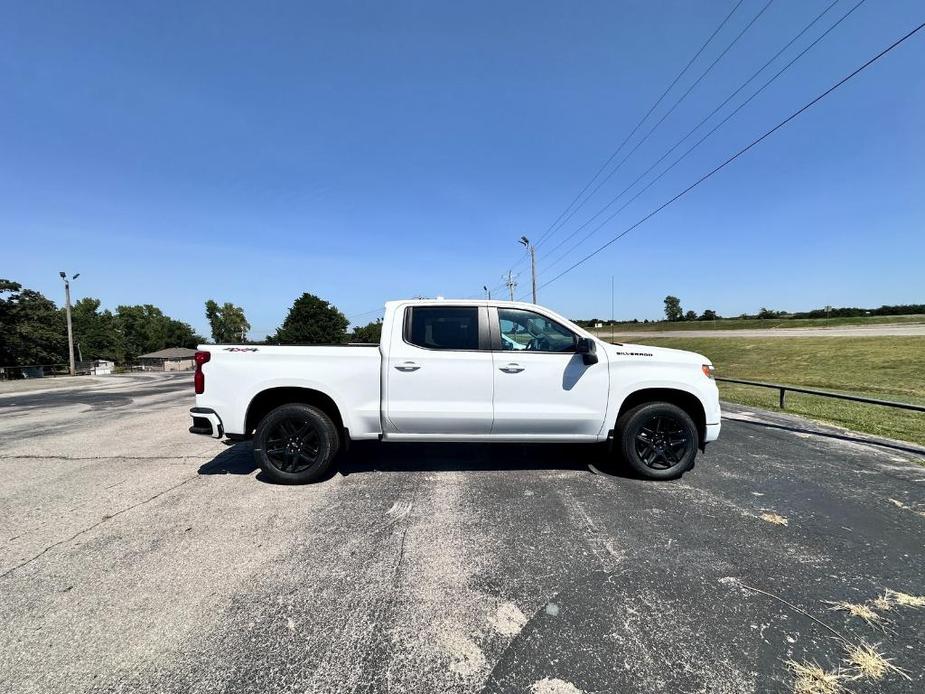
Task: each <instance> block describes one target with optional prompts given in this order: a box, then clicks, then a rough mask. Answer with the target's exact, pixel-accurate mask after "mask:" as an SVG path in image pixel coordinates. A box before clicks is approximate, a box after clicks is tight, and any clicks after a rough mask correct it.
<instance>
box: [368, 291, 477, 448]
mask: <svg viewBox="0 0 925 694" xmlns="http://www.w3.org/2000/svg"><path fill="white" fill-rule="evenodd" d="M487 316H488V313H487V309H485V308H484V307H477V306H452V305H448V306H413V307H409V308H407V309H405V315H404V321H403V335H402V339H397V338H396V339H393V340H392V342H391V345H390V348H389V355H388V357H387V364H386V378H387V379H388V384H387V387H388V392H387V395H386V418H387V422H386V427H387V428H386V431H388V432H392V433H397V434H443V435H449V436H453V435H461V436H468V435H473V434H483V435H484V434H488V433H490V432H491V422H492V388H493V383H492V354H491V351H490V349H489V343H488V324H487V320H488V318H487Z"/></svg>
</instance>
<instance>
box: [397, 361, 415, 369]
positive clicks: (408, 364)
mask: <svg viewBox="0 0 925 694" xmlns="http://www.w3.org/2000/svg"><path fill="white" fill-rule="evenodd" d="M395 368H396V369H398V370H399V371H417V370H418V369H420V368H421V365H420V364H415V363H414V362H413V361H406V362H404V363H402V364H396V365H395Z"/></svg>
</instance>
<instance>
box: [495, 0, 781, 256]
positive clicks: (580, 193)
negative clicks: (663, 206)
mask: <svg viewBox="0 0 925 694" xmlns="http://www.w3.org/2000/svg"><path fill="white" fill-rule="evenodd" d="M743 2H744V0H738V2H736V4H735V5H734V6H733V8H732V9H731V10H730V11H729V13H728V14H727V15H726V16H725V17H724V18H723V21H721V22H720V23H719V25H718V26H717V27H716V29H714V30H713V33H711V34H710V35H709V36H708V37H707V39H706V41H704V42H703V44H702V45H701V46H700V48H699V49H698V50H697V52H696V53H694V55H693V56H692V57H691V59H690V60H688V61H687V64H686V65H685V66H684V67H683V68H681V71H680V72H679V73H678V74H677V75H675V78H674V79H673V80H672V81H671V83H670V84H669V85H668V86H667V87H666V88H665V90H664V91H663V92H662V93H661V95H660V96H659V97H658V99H656V100H655V103H653V104H652V105H651V106H650V107H649V110H648V111H646V113H645V115H644V116H643V117H642V118H641V119H640V120H639V122H638V123H636V125H635V126H634V127H633V129H632V130H631V131H630V132H629V134H628V135H627V136H626V137H625V138H623V141H622V142H621V143H620V144H619V145H618V146H617V148H616V149H615V150H614V151H613V152H612V153H611V154H610V156H609V157H608V158H607V160H606V161H605V162H604V163H603V164H602V165H601V167H600V168H599V169H598V170H597V172H596V173H595V174H594V175H593V176H592V177H591V180H589V181H588V182H587V183H586V184H585V185H584V187H583V188H582V189H581V190H580V191H578V195H576V196H575V198H574V199H573V200H572V201H571V202H570V203H569V204H568V205H567V206H566V208H565V209H564V210H562V212H560V213H559V216H558V217H556V219H555V220H554V221H553V223H552V224H550V225H549V228H547V229H546V231H545V232H543V234H542V235H541V236H540V239H539V241H537V246H539V245H540V244H542V243H543V242H544V241H545V240H546V238H547V237H548V236H549V235H550V233H554V232H555V231H558V229H559V228H561V227H562V226H563V225H564V224H565V223H566V222H567V221H568V219H566V220H564V221H563V222H562V224H559V220H561V219H562V217H563V216H564V215H566V214H568V212H569V211H570V210H571V208H572V206H573V205H574V204H575V203H576V202H578V200H579V199H580V198H581V197H582V196H583V195H584V194H585V192H586V191H587V190H588V188H590V187H591V186H592V185H594V182H595V181H596V180H597V178H598V176H600V175H601V174H602V173H603V172H604V171H605V170H606V169H607V167H608V166H609V165H610V162H612V161H613V160H614V159H615V158H616V157H617V156H618V155H619V154H620V152H621V151H623V148H624V147H625V146H626V144H627V143H628V142H629V141H630V139H632V137H633V135H635V134H636V132H637V131H638V130H639V128H641V127H642V125H643V123H645V122H646V120H647V119H648V118H649V116H651V115H652V113H653V112H654V111H655V109H656V108H658V106H659V104H661V103H662V101H663V100H664V99H665V97H666V96H668V93H669V92H670V91H671V90H672V89H673V88H674V86H675V85H676V84H677V83H678V81H679V80H680V79H681V78H682V77H683V76H684V75H685V74H687V71H688V70H689V69H690V68H691V66H692V65H693V64H694V62H695V61H696V60H697V58H699V57H700V55H701V54H702V53H703V52H704V51H705V50H706V49H707V46H709V45H710V43H711V42H712V41H713V39H714V38H716V35H717V34H718V33H719V32H720V31H722V29H723V27H724V26H726V24H727V23H728V22H729V20H730V19H731V18H732V15H733V14H735V12H736V10H738V9H739V6H740V5H741V4H742V3H743ZM763 11H764V10H762V12H763ZM736 40H738V38H737V39H736ZM724 54H725V53H724ZM710 69H712V66H711V68H710ZM702 77H703V76H701V79H702ZM595 192H597V189H595ZM592 195H593V193H592ZM589 197H590V196H589ZM585 202H587V200H586V201H585ZM582 204H584V203H582ZM576 211H577V208H576ZM573 214H574V213H573ZM571 216H572V215H569V219H571ZM557 224H559V226H558V227H556V225H557ZM527 257H528V256H527V255H526V254H524V255H522V256H521V257H520V258H518V259H517V260H515V261H514V263H513V264H512V265H511V266H510V268H509V270H511V271H512V270H514V268H516V267H517V266H519V265H520V264H521V263H523V262H525V261H526V259H527Z"/></svg>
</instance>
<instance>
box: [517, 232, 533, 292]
mask: <svg viewBox="0 0 925 694" xmlns="http://www.w3.org/2000/svg"><path fill="white" fill-rule="evenodd" d="M520 242H521V243H522V244H523V246H524V248H526V249H527V250H529V251H530V277H531V279H532V280H533V303H534V304H535V303H536V247H535V246H534V245H533V244H532V243H530V239H528V238H527V237H526V236H521V237H520Z"/></svg>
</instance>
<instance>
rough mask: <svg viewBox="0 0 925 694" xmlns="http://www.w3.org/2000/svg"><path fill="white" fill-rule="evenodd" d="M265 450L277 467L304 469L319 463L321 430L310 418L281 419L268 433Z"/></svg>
mask: <svg viewBox="0 0 925 694" xmlns="http://www.w3.org/2000/svg"><path fill="white" fill-rule="evenodd" d="M264 451H265V452H266V454H267V457H268V458H269V459H270V462H271V463H273V466H274V467H275V468H276V469H277V470H279V471H281V472H289V473H299V472H304V471H305V470H307V469H308V468H310V467H312V466H313V465H316V464H317V463H318V454H319V453H320V441H319V438H318V430H317V429H316V428H315V424H314V422H312V421H311V420H309V419H307V418H302V417H299V416H297V415H289V416H287V417H284V418H280V419H278V420H277V421H276V422H275V423H274V425H273V427H272V428H271V429H270V430H269V432H268V433H267V441H266V447H265V448H264Z"/></svg>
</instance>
